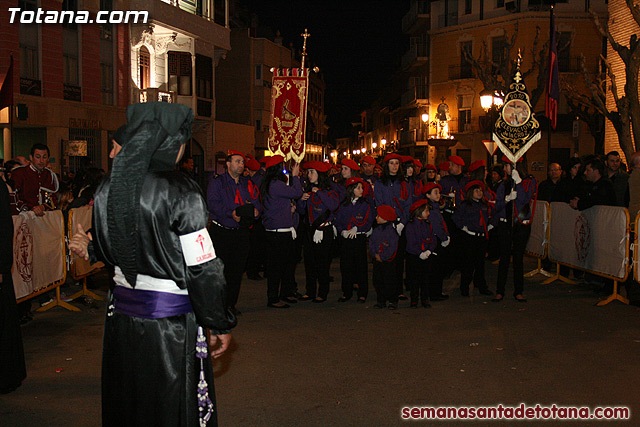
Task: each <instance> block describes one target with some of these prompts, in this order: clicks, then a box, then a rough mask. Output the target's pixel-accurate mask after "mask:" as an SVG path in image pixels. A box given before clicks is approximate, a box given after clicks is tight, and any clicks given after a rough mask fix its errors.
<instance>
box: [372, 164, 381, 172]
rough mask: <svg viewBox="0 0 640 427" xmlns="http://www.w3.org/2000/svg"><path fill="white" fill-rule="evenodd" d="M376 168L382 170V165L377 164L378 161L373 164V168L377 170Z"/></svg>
mask: <svg viewBox="0 0 640 427" xmlns="http://www.w3.org/2000/svg"><path fill="white" fill-rule="evenodd" d="M376 169H379V170H382V166H380V165H379V164H377V163H376V164H375V165H374V166H373V170H376Z"/></svg>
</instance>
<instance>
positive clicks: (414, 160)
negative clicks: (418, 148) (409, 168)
mask: <svg viewBox="0 0 640 427" xmlns="http://www.w3.org/2000/svg"><path fill="white" fill-rule="evenodd" d="M413 164H414V165H416V166H418V167H419V168H422V162H421V161H420V159H413Z"/></svg>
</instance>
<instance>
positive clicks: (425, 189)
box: [422, 182, 442, 194]
mask: <svg viewBox="0 0 640 427" xmlns="http://www.w3.org/2000/svg"><path fill="white" fill-rule="evenodd" d="M434 188H437V189H438V190H440V191H442V185H440V184H436V183H435V182H427V183H426V184H424V185H423V186H422V193H423V194H427V193H429V191H431V190H433V189H434Z"/></svg>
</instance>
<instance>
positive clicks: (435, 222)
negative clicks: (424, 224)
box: [429, 201, 449, 242]
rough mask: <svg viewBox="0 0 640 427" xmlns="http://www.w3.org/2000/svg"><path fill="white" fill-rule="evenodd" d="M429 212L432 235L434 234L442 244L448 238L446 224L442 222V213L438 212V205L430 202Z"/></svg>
mask: <svg viewBox="0 0 640 427" xmlns="http://www.w3.org/2000/svg"><path fill="white" fill-rule="evenodd" d="M429 204H430V205H431V210H430V211H429V222H430V223H431V227H433V234H435V235H436V236H437V237H438V239H440V241H441V242H444V241H445V240H447V239H448V238H449V230H447V224H446V223H445V222H444V218H443V217H442V212H440V203H439V202H432V201H430V202H429Z"/></svg>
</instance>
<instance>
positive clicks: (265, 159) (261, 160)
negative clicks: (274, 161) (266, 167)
mask: <svg viewBox="0 0 640 427" xmlns="http://www.w3.org/2000/svg"><path fill="white" fill-rule="evenodd" d="M269 157H271V156H264V157H263V158H261V159H260V163H267V160H268V159H269Z"/></svg>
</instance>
